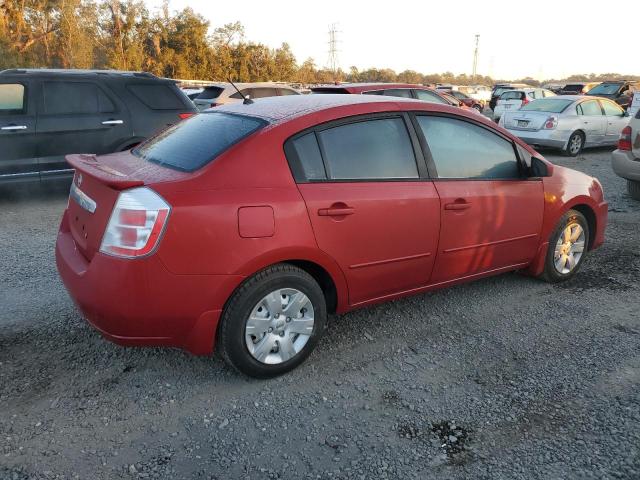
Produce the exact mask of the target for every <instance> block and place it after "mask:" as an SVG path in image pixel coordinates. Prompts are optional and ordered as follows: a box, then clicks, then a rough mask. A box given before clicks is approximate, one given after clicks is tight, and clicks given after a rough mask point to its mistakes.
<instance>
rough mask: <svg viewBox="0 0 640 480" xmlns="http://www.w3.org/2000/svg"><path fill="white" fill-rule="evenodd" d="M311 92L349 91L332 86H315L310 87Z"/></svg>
mask: <svg viewBox="0 0 640 480" xmlns="http://www.w3.org/2000/svg"><path fill="white" fill-rule="evenodd" d="M311 91H312V92H313V93H343V94H344V93H349V90H347V89H346V88H333V87H317V88H312V89H311Z"/></svg>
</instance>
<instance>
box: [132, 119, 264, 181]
mask: <svg viewBox="0 0 640 480" xmlns="http://www.w3.org/2000/svg"><path fill="white" fill-rule="evenodd" d="M265 124H266V122H265V121H264V120H261V119H258V118H255V117H248V116H245V115H232V114H228V113H222V112H205V113H201V114H199V115H195V116H193V117H191V118H189V119H187V120H183V121H182V122H180V123H177V124H176V125H174V126H173V127H170V128H168V129H167V130H165V131H164V132H162V133H160V134H159V135H157V136H155V137H153V138H152V139H150V140H148V141H147V142H145V143H143V144H142V145H140V146H139V147H138V148H135V149H133V150H132V152H133V154H134V155H136V156H138V157H140V158H143V159H145V160H148V161H150V162H154V163H159V164H161V165H165V166H167V167H170V168H175V169H176V170H182V171H186V172H192V171H194V170H198V169H199V168H202V167H203V166H205V165H206V164H208V163H209V162H211V161H212V160H213V159H215V158H216V157H217V156H218V155H220V154H221V153H222V152H224V151H225V150H226V149H228V148H229V147H231V146H232V145H234V144H236V143H237V142H239V141H240V140H242V139H244V138H245V137H247V136H249V135H251V134H252V133H253V132H255V131H256V130H258V129H260V128H261V127H263V126H264V125H265Z"/></svg>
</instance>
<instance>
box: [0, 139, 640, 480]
mask: <svg viewBox="0 0 640 480" xmlns="http://www.w3.org/2000/svg"><path fill="white" fill-rule="evenodd" d="M547 157H548V158H550V159H551V160H552V161H554V162H556V163H559V164H561V165H568V166H570V167H573V168H576V169H578V170H582V171H585V172H587V173H589V174H592V175H595V176H597V177H598V178H599V179H600V180H601V181H602V183H603V185H604V188H605V192H606V196H607V198H608V201H609V202H610V209H611V211H610V219H609V221H610V223H609V228H608V231H607V243H606V244H605V246H604V247H602V248H601V249H600V250H598V251H597V252H595V253H593V254H592V255H591V256H590V257H589V258H588V260H587V262H586V263H585V265H584V266H583V269H582V270H581V272H580V273H579V274H578V275H577V277H576V278H575V279H574V280H572V281H571V282H569V283H567V284H563V285H556V286H552V285H548V284H545V283H542V282H540V281H537V280H535V279H532V278H528V277H524V276H521V275H518V274H508V275H503V276H500V277H496V278H492V279H487V280H482V281H478V282H476V283H472V284H468V285H463V286H459V287H455V288H451V289H449V290H443V291H439V292H435V293H430V294H426V295H420V296H417V297H413V298H409V299H405V300H401V301H396V302H393V303H389V304H385V305H381V306H378V307H375V308H367V309H364V310H360V311H357V312H353V313H349V314H347V315H342V316H337V317H334V318H332V319H330V323H329V329H328V332H327V336H326V337H325V338H324V340H323V341H322V342H321V344H320V346H319V348H318V349H317V350H316V352H315V353H314V354H313V355H312V356H311V358H309V360H308V361H307V362H306V363H305V364H304V365H303V366H301V367H300V368H298V369H297V370H296V371H294V372H293V373H290V374H288V375H286V376H284V377H281V378H278V379H275V380H270V381H257V380H251V379H247V378H244V377H242V376H240V375H238V374H236V373H234V372H233V371H231V370H230V369H229V368H227V367H226V366H225V365H224V364H223V363H222V362H221V361H220V360H219V359H218V358H216V357H212V358H207V357H193V356H189V355H188V354H186V353H183V352H181V351H178V350H172V349H133V348H123V347H119V346H116V345H113V344H111V343H108V342H107V341H105V340H103V339H102V338H101V337H100V336H99V335H98V333H97V332H96V331H94V330H93V329H92V328H90V327H89V326H88V325H87V324H86V323H85V322H84V321H83V319H82V318H81V317H80V316H79V315H78V313H77V312H76V310H75V308H74V306H73V304H72V302H71V301H70V300H69V297H68V296H67V293H66V292H65V290H64V288H63V286H62V284H61V282H60V281H59V279H58V277H57V273H56V269H55V264H54V255H53V248H54V241H55V235H56V230H57V227H58V220H59V217H60V215H61V212H62V210H63V208H64V206H65V203H66V193H65V190H64V189H54V190H53V191H50V192H35V193H30V194H29V195H28V196H27V197H26V198H24V197H22V196H21V194H20V192H13V191H11V192H6V191H4V192H3V193H1V194H0V266H1V268H0V285H2V288H1V289H0V304H1V305H2V310H1V311H0V478H2V479H5V478H6V479H12V480H13V479H16V480H18V479H27V478H29V479H30V478H37V479H41V478H47V479H51V478H65V479H66V478H69V479H72V478H80V479H89V478H91V479H138V478H171V479H182V478H188V479H191V478H195V479H235V478H251V479H262V478H267V479H271V478H282V479H305V478H314V479H330V478H331V479H369V478H376V479H384V478H402V479H411V478H416V479H430V478H438V479H560V478H562V479H574V478H575V479H596V478H597V479H602V478H627V479H638V478H640V398H639V397H640V394H639V392H640V295H639V287H638V285H639V284H638V278H639V274H640V254H639V253H638V252H640V236H639V235H638V226H639V225H640V203H638V202H634V201H632V200H631V199H630V198H629V197H628V195H627V194H626V190H625V184H624V181H622V180H621V179H619V178H618V177H616V176H615V175H614V174H613V173H612V171H611V167H610V152H609V151H607V150H597V151H592V152H589V153H587V154H584V155H582V156H580V157H579V158H577V159H567V158H563V157H559V156H556V155H553V154H548V155H547Z"/></svg>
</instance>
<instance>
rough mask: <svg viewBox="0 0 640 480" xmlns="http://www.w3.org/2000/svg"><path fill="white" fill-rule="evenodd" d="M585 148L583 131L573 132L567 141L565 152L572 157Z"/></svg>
mask: <svg viewBox="0 0 640 480" xmlns="http://www.w3.org/2000/svg"><path fill="white" fill-rule="evenodd" d="M583 148H584V134H583V133H582V132H573V133H572V134H571V136H570V137H569V141H568V142H567V148H565V153H566V154H567V155H569V156H570V157H576V156H578V155H579V154H580V152H582V149H583Z"/></svg>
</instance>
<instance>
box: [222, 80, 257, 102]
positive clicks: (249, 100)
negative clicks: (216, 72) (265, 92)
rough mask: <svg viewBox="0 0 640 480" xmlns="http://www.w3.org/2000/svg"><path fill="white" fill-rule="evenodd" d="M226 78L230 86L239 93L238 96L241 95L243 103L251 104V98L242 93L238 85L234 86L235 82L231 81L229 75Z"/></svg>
mask: <svg viewBox="0 0 640 480" xmlns="http://www.w3.org/2000/svg"><path fill="white" fill-rule="evenodd" d="M227 80H229V83H230V84H231V86H232V87H233V88H235V89H236V92H238V93H239V94H240V96H241V97H242V103H243V105H251V104H252V103H253V100H251V99H250V98H249V97H245V96H244V95H243V93H242V92H241V91H240V89H239V88H238V87H236V84H235V83H233V82H232V81H231V77H229V78H228V79H227Z"/></svg>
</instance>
